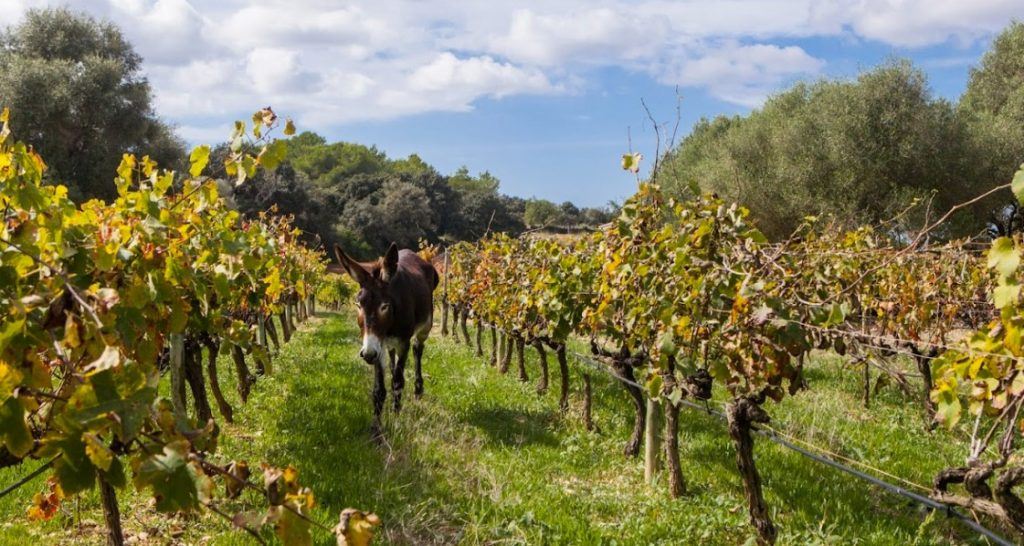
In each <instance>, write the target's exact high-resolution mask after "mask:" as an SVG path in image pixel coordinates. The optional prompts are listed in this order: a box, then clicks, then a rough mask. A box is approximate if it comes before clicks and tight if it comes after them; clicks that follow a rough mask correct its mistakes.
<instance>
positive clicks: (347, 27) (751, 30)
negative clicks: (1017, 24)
mask: <svg viewBox="0 0 1024 546" xmlns="http://www.w3.org/2000/svg"><path fill="white" fill-rule="evenodd" d="M45 6H66V7H69V8H72V9H75V10H81V11H84V12H87V13H89V14H91V15H93V16H95V17H97V18H100V19H103V20H108V21H112V22H114V23H116V24H118V25H119V26H120V27H121V28H122V30H123V31H124V33H125V34H126V35H127V37H128V39H129V40H130V41H131V42H132V43H133V44H134V46H135V48H136V50H137V51H138V52H139V53H140V54H141V55H142V56H143V58H144V70H145V72H146V74H147V76H148V77H149V80H150V82H151V84H152V86H153V89H154V93H155V108H156V111H157V113H158V114H159V115H160V116H161V117H163V118H164V119H166V120H168V121H169V122H171V123H173V124H174V125H175V126H176V127H177V130H178V133H179V134H180V135H181V136H182V137H183V138H185V139H186V140H187V141H188V142H189V143H190V144H193V145H194V144H199V143H207V142H209V143H215V142H220V141H223V140H224V139H225V138H226V137H227V136H228V134H229V133H230V132H231V125H232V122H233V121H234V120H236V119H248V118H249V117H250V115H251V113H252V112H253V111H255V110H257V109H259V108H261V107H263V106H268V105H270V106H272V107H273V108H274V110H275V111H276V112H277V113H278V114H279V115H280V116H283V117H290V118H293V119H294V120H295V123H296V125H297V126H298V128H299V130H300V131H301V130H311V131H315V132H317V133H319V134H321V135H324V136H325V137H327V138H328V139H329V140H332V141H334V140H344V141H350V142H359V143H363V144H367V145H376V146H377V147H378V148H379V149H381V150H383V151H385V152H386V153H387V154H388V155H389V156H391V157H404V156H407V155H409V154H412V153H416V154H418V155H419V156H420V157H422V158H423V159H424V160H425V161H427V162H428V163H430V164H432V165H434V166H435V167H437V168H438V169H439V170H440V171H441V172H452V171H454V170H455V169H457V168H458V167H460V166H462V165H465V166H467V167H468V168H469V169H470V171H472V172H479V171H484V170H487V171H490V172H491V173H492V174H494V175H495V176H497V177H498V178H500V179H501V181H502V182H501V189H502V191H503V192H505V193H508V194H512V195H519V196H522V197H540V198H546V199H550V200H553V201H556V202H561V201H566V200H571V201H573V202H575V203H577V204H581V205H587V206H598V205H603V204H605V203H607V202H608V201H610V200H615V201H621V200H622V199H623V198H625V197H627V196H629V195H630V194H632V193H633V191H634V189H635V184H636V181H635V178H634V177H633V176H631V175H629V174H628V173H625V172H623V171H622V170H621V169H620V167H619V161H620V158H621V155H622V154H623V153H625V152H627V151H629V150H632V151H640V152H642V153H644V154H645V156H646V163H647V164H648V165H649V164H650V159H651V158H652V157H653V155H654V152H655V149H656V146H657V143H658V141H659V139H658V137H657V135H656V133H655V131H654V129H653V127H652V123H651V122H650V120H649V116H648V111H649V112H650V116H651V117H653V119H654V120H655V121H657V122H658V123H659V124H661V125H662V126H663V127H665V130H664V131H663V133H662V134H661V139H660V140H661V146H662V149H663V148H664V146H665V145H666V141H667V140H668V139H669V136H670V135H669V134H668V133H671V129H672V128H673V127H674V126H676V120H677V118H678V119H679V123H678V126H679V130H678V133H677V138H681V137H682V136H684V135H685V134H686V133H687V132H688V131H689V129H690V127H692V126H693V124H694V122H695V121H697V120H698V119H700V118H701V117H713V116H716V115H733V114H742V113H746V112H749V111H750V110H751V109H752V108H757V107H758V106H759V105H761V104H763V102H764V100H765V99H766V98H767V97H768V96H770V95H771V94H772V93H773V92H776V91H779V90H782V89H785V88H786V87H788V86H789V85H792V83H794V82H796V81H801V80H804V81H814V80H817V79H820V78H826V77H827V78H852V77H855V76H856V75H857V73H858V72H860V71H862V70H865V69H869V68H871V67H872V66H874V65H876V64H878V63H880V62H885V61H886V60H887V59H890V58H893V57H901V58H909V59H911V60H912V61H913V62H914V63H915V64H916V65H917V66H918V67H919V68H921V69H922V70H924V71H925V72H926V73H927V75H928V77H929V82H930V84H931V87H932V91H933V93H934V94H935V95H936V96H938V97H945V98H948V99H950V100H956V99H957V97H959V95H960V94H961V93H962V92H963V89H964V87H965V85H966V81H967V76H968V74H969V71H970V68H971V66H973V65H976V64H977V63H978V61H979V60H980V58H981V56H982V54H983V53H984V51H985V49H986V48H987V46H988V45H989V43H990V42H991V40H992V38H993V36H994V35H995V34H997V33H998V32H999V31H1000V30H1001V29H1002V28H1004V27H1005V26H1006V25H1007V24H1008V23H1009V22H1010V21H1011V20H1013V19H1014V18H1017V19H1024V0H833V1H830V2H825V1H820V0H819V1H815V0H689V1H681V0H676V1H672V0H636V1H633V2H625V1H604V0H545V1H538V2H525V1H521V2H507V1H504V0H486V1H474V0H438V1H429V0H373V1H367V2H363V1H358V0H353V1H348V2H337V1H328V0H286V1H275V0H266V1H237V0H215V1H208V0H79V1H63V2H50V1H46V0H0V13H2V14H4V17H6V19H3V20H0V26H2V25H4V24H13V23H17V22H18V20H20V19H21V18H22V17H23V16H24V13H25V11H26V10H28V9H31V8H35V7H45ZM641 101H643V103H645V104H646V105H647V109H645V108H644V106H643V104H642V103H641ZM677 108H678V115H677Z"/></svg>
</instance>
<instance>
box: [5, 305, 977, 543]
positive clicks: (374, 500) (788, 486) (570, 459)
mask: <svg viewBox="0 0 1024 546" xmlns="http://www.w3.org/2000/svg"><path fill="white" fill-rule="evenodd" d="M311 324H312V326H311V327H306V328H305V331H302V332H300V333H299V335H298V336H297V337H296V338H295V339H293V341H292V342H291V343H289V344H287V345H285V346H284V347H283V349H282V352H281V355H280V356H279V357H278V358H277V359H276V360H275V366H276V368H277V371H276V372H275V374H274V375H272V376H268V377H264V378H261V379H260V382H259V383H258V384H257V386H256V387H255V389H254V391H253V395H252V397H251V398H250V400H249V403H248V404H247V405H244V406H242V405H239V408H240V411H239V415H238V416H237V422H236V423H235V424H234V425H225V426H228V427H231V428H232V429H233V430H231V431H230V434H225V435H223V436H222V438H223V442H224V444H223V446H222V448H223V452H222V455H223V456H224V457H228V458H235V459H238V458H245V459H248V460H251V461H258V460H267V461H271V462H284V461H287V462H290V463H291V464H294V465H295V466H296V467H297V468H298V469H299V472H300V476H301V477H302V478H303V479H304V480H305V481H307V482H308V483H313V484H316V492H317V503H318V506H317V508H316V509H315V510H314V512H313V515H314V516H315V517H316V519H317V520H318V521H321V522H323V523H325V524H328V525H331V524H333V522H332V521H331V520H332V519H333V518H334V517H335V516H336V514H337V513H338V511H339V510H340V509H341V508H343V507H345V506H353V505H355V506H363V507H366V508H367V509H370V510H374V511H376V512H377V513H378V514H379V515H380V516H381V517H382V519H383V521H384V525H383V528H382V529H381V533H380V535H379V537H380V543H382V544H429V543H438V544H441V543H444V544H450V543H454V542H461V543H465V544H482V543H491V542H494V541H502V542H503V543H512V544H516V543H530V544H536V543H544V542H550V543H591V544H597V543H605V544H613V543H618V544H635V543H658V542H659V541H661V542H663V543H666V544H668V543H674V544H677V543H680V541H686V540H692V541H706V543H716V544H741V543H743V542H745V541H746V540H747V538H748V537H750V536H752V533H753V530H752V529H751V528H750V527H749V525H748V523H747V517H746V513H745V509H744V508H745V506H744V504H743V492H742V488H741V485H740V482H739V478H738V475H737V474H736V469H735V466H734V465H733V454H732V446H731V443H730V442H729V441H728V437H727V436H726V434H725V430H724V428H723V427H722V425H721V424H720V423H719V422H718V421H716V420H715V419H713V418H710V417H708V416H705V415H701V414H700V413H698V412H694V411H690V410H687V411H684V412H683V413H682V414H681V435H680V444H681V445H680V448H681V451H682V453H681V455H682V460H683V461H684V470H685V472H686V477H687V480H688V482H689V485H690V493H689V494H688V495H687V496H685V497H683V498H681V499H676V500H672V499H669V498H668V495H667V493H666V492H665V490H664V488H661V487H659V488H656V489H649V488H646V487H645V486H644V485H643V468H642V463H641V462H640V461H636V460H626V459H624V458H622V457H621V456H620V455H617V453H618V451H619V447H620V445H621V440H622V438H623V437H624V436H625V435H626V434H628V431H629V430H630V427H631V422H630V419H629V411H628V407H629V402H628V400H627V399H626V397H625V394H624V392H623V391H622V389H620V388H617V387H616V386H615V385H613V384H612V381H613V379H611V378H610V377H608V376H606V375H604V374H598V373H595V377H594V394H595V400H594V405H595V408H594V409H595V421H596V423H597V425H598V427H599V429H600V430H599V432H597V433H588V432H586V431H585V430H584V428H583V426H582V424H581V423H580V422H579V419H578V412H579V410H580V403H581V402H580V399H579V392H578V390H579V388H580V379H579V373H578V372H579V370H580V365H579V364H578V363H575V362H574V363H573V372H572V387H573V398H572V411H571V412H570V415H569V416H568V417H566V418H561V417H559V413H558V405H557V404H558V400H557V392H556V391H552V392H549V393H548V394H547V395H545V396H542V397H538V396H537V394H536V393H535V390H534V387H533V385H532V384H525V385H524V384H520V383H519V382H518V381H517V379H516V375H517V374H514V373H511V374H509V375H506V376H502V375H500V374H499V373H498V372H497V370H496V369H494V368H489V367H487V366H486V365H485V363H484V362H483V360H482V359H481V358H479V357H476V356H475V355H474V351H473V350H471V349H470V348H468V347H466V346H465V345H457V344H455V343H453V342H452V341H451V339H450V338H439V336H438V337H435V339H433V340H431V342H430V345H429V346H428V347H429V348H428V350H427V352H426V361H425V364H424V368H425V373H426V374H427V395H426V396H425V398H424V399H423V400H421V401H417V402H410V403H409V405H408V407H407V410H406V411H404V412H403V413H402V415H401V418H400V419H398V420H394V419H392V418H391V417H392V416H391V415H390V414H389V415H388V420H387V421H386V423H387V427H388V430H389V431H390V434H389V435H388V442H389V444H388V445H387V446H384V447H382V448H377V447H374V446H373V444H372V443H371V442H370V439H369V435H368V430H369V424H370V406H369V404H368V403H367V397H368V392H369V387H370V382H371V379H370V374H369V369H368V367H367V366H366V365H365V364H363V363H362V362H361V361H360V360H359V359H358V357H357V355H356V352H357V350H358V349H357V343H358V342H357V338H358V332H357V331H356V330H355V325H354V321H353V320H352V317H351V316H349V315H348V313H345V312H342V313H337V314H333V313H332V314H325V315H322V318H321V319H318V320H316V321H315V322H313V323H311ZM435 331H439V328H438V329H437V330H435ZM471 333H472V332H471ZM527 357H528V372H529V374H530V377H531V378H535V377H536V375H537V374H538V365H537V361H536V355H535V354H534V353H533V352H532V351H528V352H527ZM812 360H813V362H812V364H811V365H810V366H809V369H808V374H809V375H810V376H812V377H811V379H812V380H813V381H814V383H815V385H816V387H817V388H815V389H814V390H813V391H809V392H808V393H805V395H804V397H803V398H801V399H800V400H794V401H790V400H786V401H784V402H783V403H781V404H780V405H779V406H778V408H777V409H776V410H774V412H773V413H774V417H775V420H776V423H777V424H779V423H785V424H787V425H789V426H790V427H791V428H792V431H793V432H795V433H797V434H799V435H800V436H801V437H803V438H807V439H809V440H811V441H813V442H814V443H815V444H818V445H823V446H827V447H829V448H830V449H832V450H834V451H836V452H838V453H841V454H843V455H844V456H847V457H851V458H858V459H861V458H864V457H868V456H870V457H872V458H873V459H871V460H870V462H871V463H872V464H874V465H876V466H878V467H880V468H883V469H885V470H887V471H890V472H892V473H894V474H897V475H899V476H902V477H905V478H907V479H910V480H913V481H917V482H919V483H922V484H928V481H929V479H930V478H929V477H930V476H932V475H934V473H935V471H936V470H937V469H938V468H940V466H941V465H942V464H943V462H944V461H947V460H950V459H955V458H958V457H962V456H963V454H961V453H953V452H950V450H951V449H954V448H953V447H951V446H955V445H958V444H959V442H949V441H948V439H946V438H945V436H944V435H946V434H949V433H947V432H946V431H944V430H936V431H934V432H932V433H930V434H929V433H927V432H925V431H924V427H922V426H921V423H922V422H923V421H922V419H923V417H922V415H921V414H920V409H919V408H918V407H916V406H914V405H908V404H906V403H905V399H904V397H903V396H902V395H901V394H899V393H898V392H896V390H895V387H884V388H882V389H881V391H880V392H879V394H878V395H877V396H875V397H874V398H873V399H872V404H871V407H870V409H863V407H862V406H861V404H860V397H861V389H862V386H861V384H860V382H859V381H857V379H856V374H851V373H849V372H848V371H847V372H843V371H841V370H840V369H838V366H840V363H839V361H838V360H835V359H832V358H829V357H827V356H823V355H816V357H815V358H814V359H812ZM229 365H230V362H228V361H226V360H222V361H221V366H223V367H224V369H225V370H227V369H228V366H229ZM553 374H554V375H553V377H552V380H553V381H557V380H558V379H560V378H558V377H557V374H558V372H557V369H555V370H554V371H553ZM224 375H225V377H228V378H233V375H231V374H227V373H226V374H224ZM231 381H233V379H231ZM225 387H226V388H225V391H226V392H227V393H229V395H230V396H234V393H235V390H234V388H233V385H226V386H225ZM716 395H717V396H718V397H719V398H721V397H723V395H724V393H716ZM921 453H930V454H935V455H936V456H935V457H929V458H927V459H921V457H920V454H921ZM609 454H613V455H609ZM756 456H757V458H758V464H759V465H760V466H761V467H762V468H765V469H770V472H766V473H765V488H766V495H767V496H768V501H769V503H770V506H772V507H773V510H774V511H775V513H774V514H773V516H774V517H775V518H776V520H777V522H778V523H779V527H780V529H781V532H780V543H783V544H808V543H815V542H827V541H828V540H829V539H830V538H831V539H833V540H835V539H840V540H839V541H840V542H843V543H848V542H850V541H851V540H853V539H858V540H859V541H861V543H863V544H892V543H907V544H909V543H912V542H913V541H914V540H915V537H916V538H917V540H918V543H921V544H944V543H953V544H972V543H974V541H976V539H975V538H974V535H973V534H972V533H970V532H968V531H964V530H963V529H960V528H958V527H957V526H956V525H954V524H950V523H947V522H946V521H945V520H944V518H943V517H942V516H940V515H936V516H935V517H934V518H933V519H932V520H927V514H925V513H923V512H921V511H919V510H918V509H917V508H916V507H913V506H908V505H907V504H906V503H905V502H902V501H901V500H900V499H897V498H893V497H890V496H888V495H886V494H885V493H883V492H881V491H878V490H875V489H873V488H871V487H869V486H867V485H865V484H863V483H862V482H859V481H856V480H852V479H851V478H849V477H848V476H844V475H841V474H839V473H836V472H834V471H832V470H830V469H827V468H824V467H822V466H820V465H817V464H815V463H812V462H810V461H808V460H806V459H804V458H802V457H800V456H798V455H796V454H793V453H791V452H788V451H786V450H783V449H781V448H779V447H777V446H774V445H772V444H770V443H768V442H760V443H758V444H757V447H756ZM26 470H27V469H26V468H24V467H21V468H15V469H8V470H7V471H5V472H2V473H0V485H4V484H7V483H10V482H12V481H14V480H15V479H17V477H18V476H20V475H22V474H23V473H24V472H25V471H26ZM42 487H43V482H42V481H41V480H40V481H37V482H34V483H33V484H32V485H31V486H28V487H25V488H23V489H22V490H20V491H18V493H17V494H15V495H12V496H9V497H7V498H5V499H3V500H2V501H0V514H2V516H3V517H2V518H0V519H2V520H3V521H5V522H8V523H7V524H6V525H4V526H3V527H2V528H0V544H24V543H26V542H28V541H29V540H35V541H38V540H40V538H42V539H43V540H44V541H46V542H47V543H49V542H50V541H56V540H60V541H63V542H66V543H71V542H74V543H75V544H81V543H85V544H92V543H94V544H102V543H103V535H102V530H101V529H100V528H99V526H98V525H97V524H98V523H99V522H101V521H102V514H101V512H100V510H99V503H98V498H97V496H96V495H95V493H91V494H89V495H86V496H83V498H82V499H81V501H80V503H79V504H78V509H79V510H80V512H81V514H80V516H79V515H76V510H75V504H74V503H73V502H68V503H66V504H65V506H64V514H62V515H61V516H59V517H57V518H54V520H52V521H50V522H47V523H43V524H39V523H30V522H28V521H26V520H25V518H24V511H25V508H26V506H27V505H28V504H29V502H30V497H31V494H32V493H33V492H35V491H37V490H41V488H42ZM250 494H251V493H246V494H245V495H243V497H242V499H241V500H240V501H239V503H238V506H237V507H235V508H238V509H244V508H246V507H249V506H250V505H251V507H256V506H258V502H257V499H254V498H249V495H250ZM810 499H814V501H811V500H810ZM121 504H122V511H123V513H124V514H125V518H124V519H125V527H126V534H127V535H128V537H129V540H132V542H135V541H137V540H139V537H140V536H142V537H149V538H148V542H147V541H145V540H143V541H139V542H138V543H151V544H166V543H167V542H168V538H169V537H172V536H176V537H177V538H178V539H179V540H181V541H183V542H186V543H204V542H205V543H207V544H215V545H226V544H231V545H234V544H248V543H250V541H251V538H250V537H248V536H246V535H244V534H242V533H240V532H238V531H231V530H230V529H229V528H228V526H227V524H226V523H225V522H224V521H223V520H220V519H218V518H216V517H215V516H213V515H212V514H208V513H204V514H203V515H202V516H200V517H199V518H198V519H194V517H193V518H191V519H187V520H186V519H180V518H177V519H176V518H166V517H162V516H158V515H156V514H154V513H153V512H152V510H151V509H143V510H140V509H137V507H138V506H146V499H144V498H142V497H141V496H128V495H125V497H124V498H122V499H121ZM926 520H927V521H928V522H929V523H927V524H925V525H924V526H922V525H921V524H922V522H925V521H926ZM140 533H145V535H140ZM182 533H183V534H182ZM40 534H42V535H44V536H43V537H40V536H39V535H40ZM132 537H134V538H132ZM204 537H209V538H208V540H206V541H204ZM314 538H315V542H316V543H317V544H325V545H326V544H333V540H334V539H333V537H331V536H329V535H328V534H327V533H326V532H323V531H317V530H314Z"/></svg>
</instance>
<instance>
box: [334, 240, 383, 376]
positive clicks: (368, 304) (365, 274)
mask: <svg viewBox="0 0 1024 546" xmlns="http://www.w3.org/2000/svg"><path fill="white" fill-rule="evenodd" d="M334 254H335V255H336V256H337V257H338V261H339V262H341V265H342V267H344V268H345V271H347V272H348V274H349V275H350V276H351V277H352V278H353V279H354V280H355V281H356V282H357V283H359V293H357V294H356V309H357V311H358V320H359V329H360V330H362V333H363V348H362V349H360V351H359V356H360V357H362V358H363V360H365V361H366V362H367V363H368V364H373V363H374V362H377V361H378V360H379V359H382V358H383V356H384V346H383V342H384V340H385V339H387V337H388V334H389V333H390V331H391V325H392V324H393V323H394V313H395V310H394V309H395V301H394V298H393V296H392V295H391V293H390V291H389V290H388V286H389V284H390V283H391V280H392V279H393V278H394V277H395V273H397V272H398V245H396V244H395V243H391V246H390V247H388V251H387V252H386V253H385V254H384V256H382V257H381V258H380V259H378V260H377V261H376V262H369V263H361V262H357V261H355V260H353V259H352V258H350V257H349V256H348V255H347V254H345V252H344V251H343V250H341V247H339V246H338V245H334Z"/></svg>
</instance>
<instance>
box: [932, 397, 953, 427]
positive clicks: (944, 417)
mask: <svg viewBox="0 0 1024 546" xmlns="http://www.w3.org/2000/svg"><path fill="white" fill-rule="evenodd" d="M932 394H933V398H934V399H936V400H935V402H936V405H935V420H936V421H938V422H940V423H942V424H944V425H946V427H948V428H953V426H954V425H956V424H957V422H958V421H959V420H960V400H958V399H957V397H956V394H954V393H953V392H952V391H950V390H946V389H943V390H941V391H934V392H933V393H932Z"/></svg>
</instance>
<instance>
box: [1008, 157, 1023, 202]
mask: <svg viewBox="0 0 1024 546" xmlns="http://www.w3.org/2000/svg"><path fill="white" fill-rule="evenodd" d="M1010 189H1011V190H1013V195H1014V196H1015V197H1016V198H1017V202H1018V203H1021V204H1024V165H1021V166H1020V169H1019V170H1018V171H1017V174H1015V175H1013V181H1012V182H1010Z"/></svg>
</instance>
